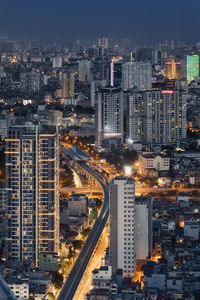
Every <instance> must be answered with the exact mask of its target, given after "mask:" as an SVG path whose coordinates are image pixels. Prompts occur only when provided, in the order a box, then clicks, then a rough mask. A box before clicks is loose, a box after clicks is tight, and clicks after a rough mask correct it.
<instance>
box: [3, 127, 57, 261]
mask: <svg viewBox="0 0 200 300" xmlns="http://www.w3.org/2000/svg"><path fill="white" fill-rule="evenodd" d="M6 189H7V217H8V238H7V242H6V257H7V260H13V261H21V262H27V263H33V264H34V265H35V266H38V260H39V254H40V253H52V252H54V253H55V252H56V253H58V252H59V142H58V136H57V134H50V133H45V132H42V131H39V128H38V126H35V125H32V124H31V123H27V124H26V125H25V126H19V125H18V126H15V127H11V128H10V130H9V133H8V138H7V139H6Z"/></svg>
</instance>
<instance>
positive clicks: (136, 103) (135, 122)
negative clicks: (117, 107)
mask: <svg viewBox="0 0 200 300" xmlns="http://www.w3.org/2000/svg"><path fill="white" fill-rule="evenodd" d="M124 100H125V101H124V102H125V107H126V110H127V112H128V113H127V114H126V137H127V139H128V140H129V141H130V142H134V141H135V142H136V141H142V138H143V131H142V126H143V123H142V118H143V106H144V102H143V93H141V92H133V91H127V92H124Z"/></svg>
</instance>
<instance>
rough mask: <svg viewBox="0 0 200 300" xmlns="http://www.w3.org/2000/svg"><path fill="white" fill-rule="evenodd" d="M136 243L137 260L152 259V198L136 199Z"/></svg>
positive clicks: (142, 197) (141, 197)
mask: <svg viewBox="0 0 200 300" xmlns="http://www.w3.org/2000/svg"><path fill="white" fill-rule="evenodd" d="M135 208H136V212H135V216H136V224H135V234H136V236H135V241H136V243H135V244H136V257H137V260H146V259H147V257H151V251H152V199H151V196H140V197H136V198H135Z"/></svg>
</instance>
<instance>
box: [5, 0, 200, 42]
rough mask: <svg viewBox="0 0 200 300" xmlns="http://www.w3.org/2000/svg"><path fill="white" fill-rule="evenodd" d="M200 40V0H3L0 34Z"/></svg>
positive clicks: (136, 39)
mask: <svg viewBox="0 0 200 300" xmlns="http://www.w3.org/2000/svg"><path fill="white" fill-rule="evenodd" d="M1 35H7V36H9V37H12V38H31V39H32V38H33V39H40V40H56V39H62V40H65V41H72V40H76V39H80V40H86V39H87V40H89V39H95V38H97V37H101V36H106V37H111V38H130V39H132V40H133V41H136V42H152V41H159V40H171V39H175V40H179V41H194V40H195V41H200V0H71V1H69V0H0V36H1Z"/></svg>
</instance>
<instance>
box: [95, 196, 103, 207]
mask: <svg viewBox="0 0 200 300" xmlns="http://www.w3.org/2000/svg"><path fill="white" fill-rule="evenodd" d="M101 205H102V201H101V199H99V198H97V199H96V206H97V208H98V209H99V208H101Z"/></svg>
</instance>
